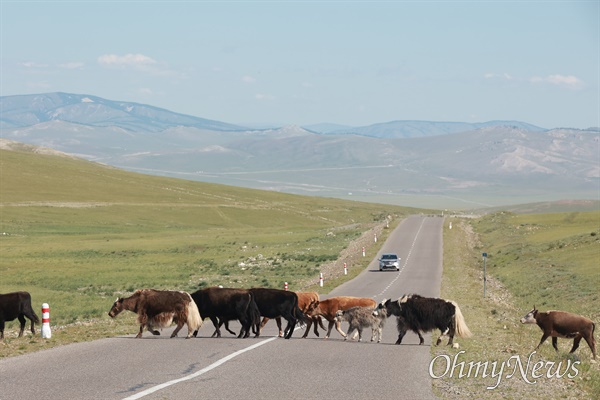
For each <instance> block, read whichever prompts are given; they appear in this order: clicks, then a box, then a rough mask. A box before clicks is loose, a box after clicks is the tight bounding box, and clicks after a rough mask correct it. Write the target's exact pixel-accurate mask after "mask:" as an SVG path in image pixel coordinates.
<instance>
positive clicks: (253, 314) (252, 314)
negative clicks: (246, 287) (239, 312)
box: [247, 292, 260, 335]
mask: <svg viewBox="0 0 600 400" xmlns="http://www.w3.org/2000/svg"><path fill="white" fill-rule="evenodd" d="M248 295H249V296H250V301H249V302H248V309H247V312H248V318H249V319H250V326H251V327H252V333H254V334H255V335H257V334H260V310H259V309H258V305H257V304H256V301H254V295H253V294H252V292H249V293H248Z"/></svg>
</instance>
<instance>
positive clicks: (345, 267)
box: [344, 263, 348, 275]
mask: <svg viewBox="0 0 600 400" xmlns="http://www.w3.org/2000/svg"><path fill="white" fill-rule="evenodd" d="M344 275H348V267H347V266H346V263H344Z"/></svg>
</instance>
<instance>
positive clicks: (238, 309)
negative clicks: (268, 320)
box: [192, 287, 260, 338]
mask: <svg viewBox="0 0 600 400" xmlns="http://www.w3.org/2000/svg"><path fill="white" fill-rule="evenodd" d="M192 299H194V301H195V302H196V305H197V306H198V310H199V311H200V315H201V316H202V319H204V318H210V320H211V321H212V323H213V325H214V326H215V333H213V336H215V334H216V335H217V337H221V330H220V329H219V328H220V326H221V324H222V323H223V322H226V321H231V320H235V319H237V320H239V321H240V323H241V324H242V329H241V330H240V334H239V335H238V337H244V338H247V337H248V336H249V335H250V329H251V328H254V330H256V332H258V325H259V324H260V313H259V310H258V307H257V305H256V302H255V301H254V295H253V294H252V293H251V292H249V291H248V290H245V289H233V288H221V287H210V288H206V289H200V290H198V291H196V292H194V293H192ZM226 329H227V330H228V331H229V332H231V333H233V334H235V333H234V332H232V331H230V330H229V329H228V328H226ZM197 334H198V331H196V332H194V336H196V335H197Z"/></svg>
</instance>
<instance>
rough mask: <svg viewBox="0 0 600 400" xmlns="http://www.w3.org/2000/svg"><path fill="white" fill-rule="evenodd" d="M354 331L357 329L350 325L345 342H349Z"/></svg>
mask: <svg viewBox="0 0 600 400" xmlns="http://www.w3.org/2000/svg"><path fill="white" fill-rule="evenodd" d="M354 329H355V328H354V326H352V325H350V326H349V327H348V332H346V336H344V340H348V337H349V336H350V334H351V333H352V332H354Z"/></svg>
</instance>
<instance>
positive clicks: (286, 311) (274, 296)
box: [249, 288, 309, 339]
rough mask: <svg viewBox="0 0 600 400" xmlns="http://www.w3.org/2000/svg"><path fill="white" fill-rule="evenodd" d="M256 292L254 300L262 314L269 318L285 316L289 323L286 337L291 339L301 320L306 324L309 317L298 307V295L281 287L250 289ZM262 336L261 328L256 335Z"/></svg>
mask: <svg viewBox="0 0 600 400" xmlns="http://www.w3.org/2000/svg"><path fill="white" fill-rule="evenodd" d="M249 291H250V292H252V293H253V294H254V300H255V301H256V305H257V306H258V309H259V310H260V315H261V316H263V317H267V318H277V317H282V318H284V319H285V320H286V321H287V322H288V324H287V327H286V328H285V334H284V337H285V338H286V339H289V338H291V337H292V334H293V333H294V328H295V327H296V324H297V323H298V322H299V323H301V324H306V323H308V321H309V318H308V317H307V316H306V315H305V314H304V313H303V312H302V310H300V308H299V307H298V295H297V294H296V293H294V292H288V291H287V290H281V289H267V288H253V289H249ZM258 336H260V330H259V331H258V332H257V333H256V337H258Z"/></svg>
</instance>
